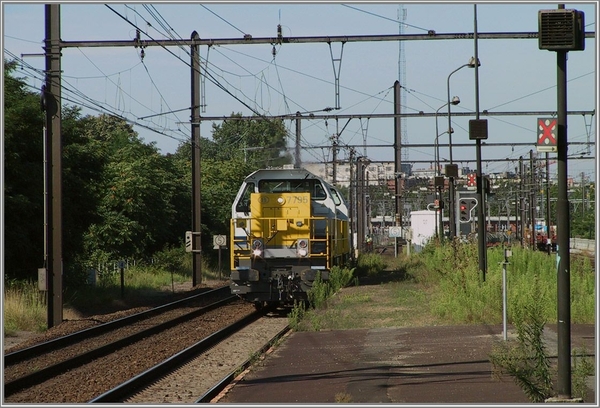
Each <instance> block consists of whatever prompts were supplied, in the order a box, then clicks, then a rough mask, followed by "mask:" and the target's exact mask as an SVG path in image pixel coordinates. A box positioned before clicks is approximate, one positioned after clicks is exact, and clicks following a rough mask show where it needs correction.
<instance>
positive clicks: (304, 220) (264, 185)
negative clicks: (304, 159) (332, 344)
mask: <svg viewBox="0 0 600 408" xmlns="http://www.w3.org/2000/svg"><path fill="white" fill-rule="evenodd" d="M231 212H232V214H231V238H230V239H231V242H230V244H231V245H230V249H231V276H230V279H231V283H230V286H231V292H232V293H233V294H236V295H238V296H240V297H241V298H243V299H245V300H247V301H249V302H253V303H254V304H255V306H257V307H261V306H263V305H265V304H284V305H285V304H288V305H289V304H293V303H294V301H295V300H306V299H307V291H308V290H309V289H310V288H311V287H312V285H313V282H314V281H315V279H317V276H318V275H319V274H320V277H321V279H322V280H324V281H326V280H328V279H329V272H330V270H331V267H332V266H334V265H339V266H342V265H343V264H345V263H346V262H347V261H348V260H349V259H350V254H351V252H350V231H349V226H348V206H347V205H346V202H345V200H344V198H343V197H342V195H341V194H340V193H339V192H338V190H336V189H335V188H334V187H333V186H331V185H330V184H328V183H327V182H326V181H325V180H323V179H322V178H320V177H318V176H316V175H314V174H312V173H310V172H309V171H307V170H304V169H265V170H257V171H255V172H254V173H252V174H250V175H249V176H247V177H246V178H245V179H244V182H243V183H242V185H241V187H240V190H239V191H238V194H237V196H236V198H235V201H234V202H233V205H232V209H231Z"/></svg>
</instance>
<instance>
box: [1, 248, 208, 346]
mask: <svg viewBox="0 0 600 408" xmlns="http://www.w3.org/2000/svg"><path fill="white" fill-rule="evenodd" d="M191 264H192V263H191V255H190V254H187V253H185V250H183V249H177V248H175V249H166V250H165V251H163V252H161V253H160V254H157V259H156V260H155V263H154V264H153V265H151V266H134V267H130V268H128V269H125V270H124V286H123V288H121V274H120V271H119V270H117V271H110V272H105V273H103V274H101V275H99V276H97V279H96V283H95V284H94V285H91V284H78V285H76V286H72V287H65V288H64V292H63V295H64V307H65V308H72V309H76V310H86V311H93V309H94V308H100V307H103V306H106V305H110V304H112V303H113V302H116V301H119V300H121V299H122V296H123V297H124V300H127V301H130V300H131V301H133V302H134V303H135V301H136V299H140V298H142V297H147V296H155V295H156V294H160V293H169V292H172V291H173V289H174V286H175V285H176V284H178V283H184V282H189V281H190V280H191V276H192V266H191ZM202 275H203V279H216V278H217V276H219V273H218V271H216V272H215V271H212V270H211V268H210V267H209V266H208V265H205V264H203V265H202ZM3 296H4V299H3V305H4V316H3V328H4V335H5V336H10V335H14V333H16V332H17V331H21V330H22V331H38V332H39V331H44V330H45V329H46V328H47V307H46V299H45V297H44V296H45V292H40V291H39V290H38V287H37V283H36V282H18V281H11V280H9V279H6V278H5V286H4V294H3Z"/></svg>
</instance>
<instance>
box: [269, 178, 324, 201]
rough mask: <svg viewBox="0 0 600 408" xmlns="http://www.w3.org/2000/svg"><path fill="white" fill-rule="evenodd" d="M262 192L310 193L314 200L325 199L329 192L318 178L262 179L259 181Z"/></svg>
mask: <svg viewBox="0 0 600 408" xmlns="http://www.w3.org/2000/svg"><path fill="white" fill-rule="evenodd" d="M258 191H259V192H261V193H310V196H311V199H313V200H324V199H325V198H327V193H326V192H325V189H324V188H323V185H322V184H321V182H320V181H318V180H261V181H259V182H258Z"/></svg>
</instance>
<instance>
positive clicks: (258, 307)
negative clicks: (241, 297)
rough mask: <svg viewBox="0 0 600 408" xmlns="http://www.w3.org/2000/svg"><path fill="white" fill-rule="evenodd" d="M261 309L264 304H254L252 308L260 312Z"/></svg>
mask: <svg viewBox="0 0 600 408" xmlns="http://www.w3.org/2000/svg"><path fill="white" fill-rule="evenodd" d="M263 307H265V303H264V302H254V308H255V309H256V310H262V308H263Z"/></svg>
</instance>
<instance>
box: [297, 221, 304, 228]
mask: <svg viewBox="0 0 600 408" xmlns="http://www.w3.org/2000/svg"><path fill="white" fill-rule="evenodd" d="M303 225H304V223H303V222H302V221H296V226H297V227H298V228H299V227H301V226H303Z"/></svg>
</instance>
